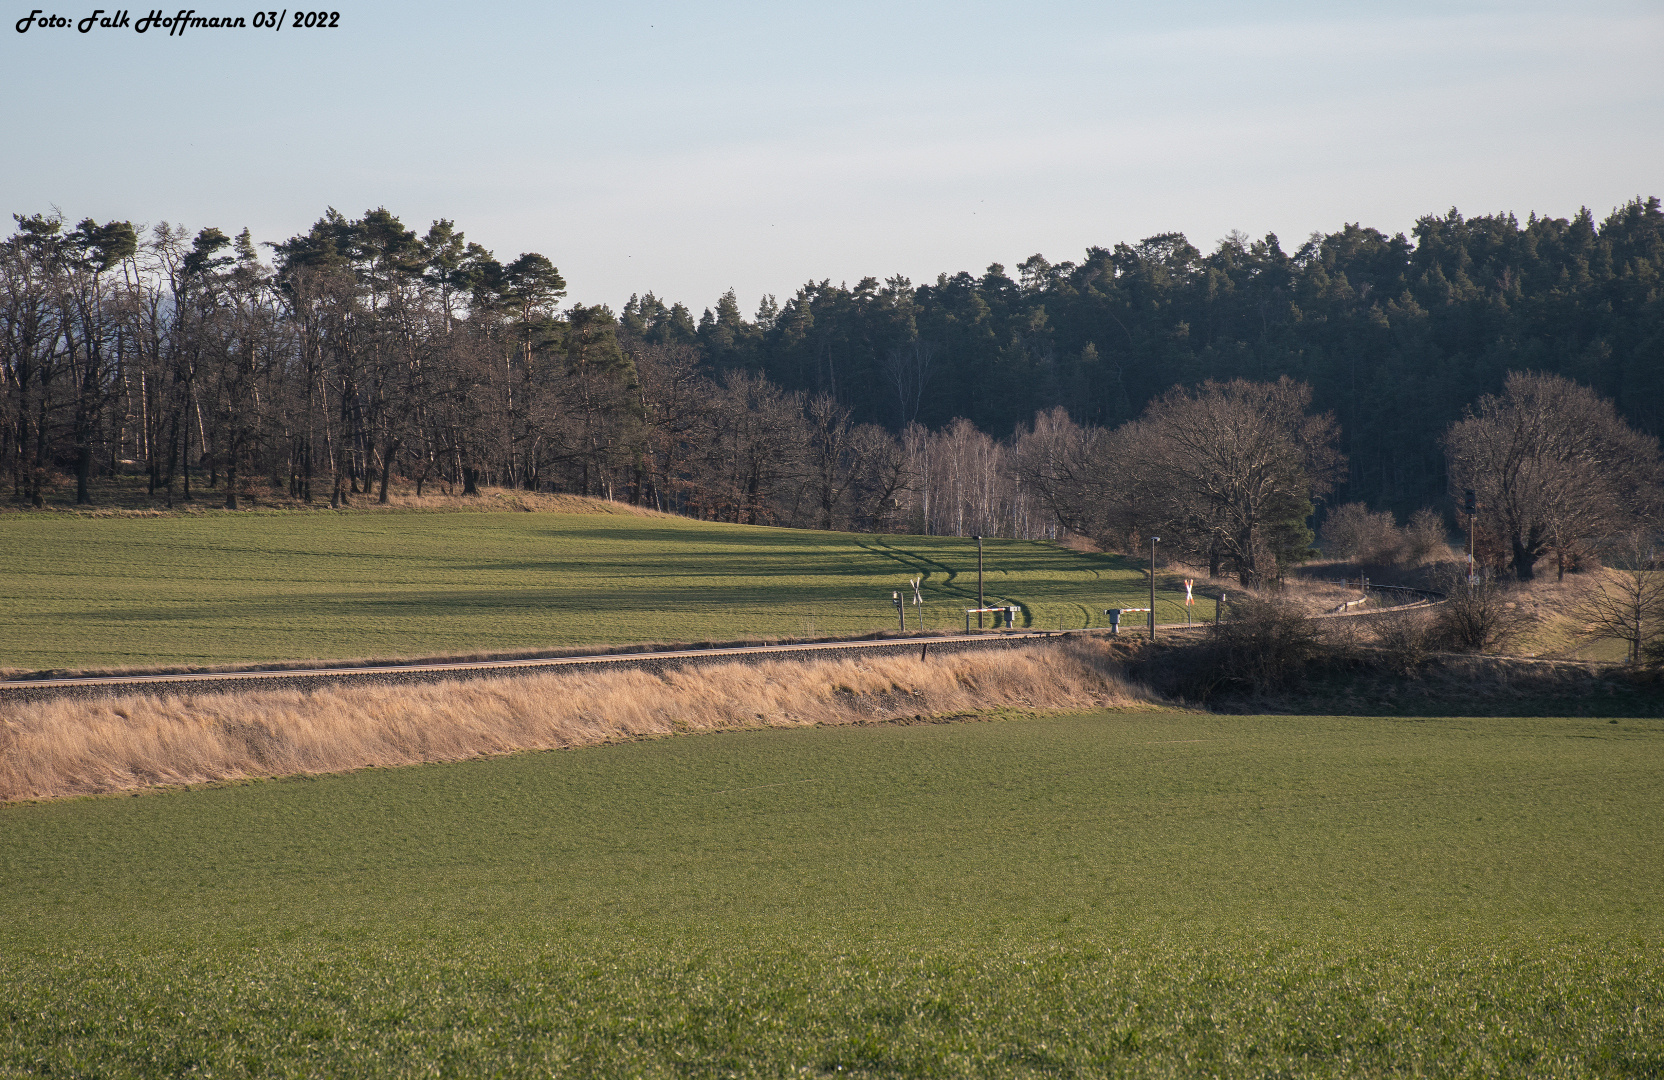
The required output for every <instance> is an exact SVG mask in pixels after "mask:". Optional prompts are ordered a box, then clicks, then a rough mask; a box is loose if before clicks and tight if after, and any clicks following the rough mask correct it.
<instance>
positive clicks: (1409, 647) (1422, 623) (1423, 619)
mask: <svg viewBox="0 0 1664 1080" xmlns="http://www.w3.org/2000/svg"><path fill="white" fill-rule="evenodd" d="M1371 621H1372V622H1373V624H1374V625H1373V626H1372V627H1371V629H1373V630H1374V632H1375V645H1376V647H1377V648H1378V649H1380V650H1381V659H1382V660H1383V661H1384V662H1385V664H1386V666H1387V667H1388V668H1389V669H1391V670H1392V671H1394V672H1397V673H1398V674H1400V675H1410V674H1414V673H1415V671H1416V670H1417V669H1418V668H1420V667H1421V665H1422V664H1424V663H1426V661H1427V658H1428V656H1430V655H1431V654H1432V652H1433V649H1434V648H1435V646H1436V645H1437V643H1438V627H1437V625H1436V621H1435V619H1434V618H1433V616H1432V614H1431V613H1430V612H1427V611H1406V612H1403V613H1402V614H1398V615H1386V616H1382V617H1381V618H1378V619H1373V620H1371Z"/></svg>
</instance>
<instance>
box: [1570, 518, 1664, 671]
mask: <svg viewBox="0 0 1664 1080" xmlns="http://www.w3.org/2000/svg"><path fill="white" fill-rule="evenodd" d="M1603 554H1604V556H1605V560H1606V564H1607V567H1608V572H1607V574H1606V576H1605V578H1604V579H1603V580H1602V581H1601V582H1600V583H1599V584H1598V585H1597V586H1596V587H1595V590H1594V591H1593V592H1592V593H1590V594H1589V595H1588V596H1586V597H1585V598H1584V599H1583V601H1582V603H1580V604H1579V605H1578V606H1577V608H1576V609H1575V611H1574V614H1575V615H1576V616H1577V618H1579V619H1581V620H1582V621H1583V623H1584V630H1585V633H1587V634H1588V635H1589V636H1590V637H1592V638H1606V639H1608V640H1612V641H1621V642H1623V643H1624V644H1625V645H1627V646H1628V647H1629V662H1630V663H1632V664H1633V663H1635V662H1636V661H1637V660H1639V659H1640V657H1641V652H1642V650H1643V649H1645V648H1646V647H1647V646H1648V644H1650V643H1651V642H1652V640H1653V639H1654V638H1656V637H1658V636H1659V635H1660V634H1661V633H1664V566H1660V565H1659V557H1658V550H1657V548H1656V546H1655V545H1654V544H1653V542H1652V540H1651V538H1650V537H1648V536H1646V534H1644V533H1640V532H1635V533H1631V534H1630V535H1628V536H1626V537H1624V538H1623V539H1622V540H1621V541H1620V542H1618V543H1616V544H1613V545H1610V546H1609V547H1608V548H1607V550H1606V551H1605V552H1604V553H1603Z"/></svg>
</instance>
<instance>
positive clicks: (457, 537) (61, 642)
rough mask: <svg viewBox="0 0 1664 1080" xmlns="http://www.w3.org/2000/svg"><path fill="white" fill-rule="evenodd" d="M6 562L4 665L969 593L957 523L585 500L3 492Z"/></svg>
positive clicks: (460, 640) (928, 620)
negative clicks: (46, 501)
mask: <svg viewBox="0 0 1664 1080" xmlns="http://www.w3.org/2000/svg"><path fill="white" fill-rule="evenodd" d="M603 505H605V504H603ZM0 565H4V566H5V567H6V573H5V574H4V575H3V576H0V667H11V668H21V669H34V668H85V667H94V666H144V665H159V664H174V663H200V664H210V663H216V662H221V663H224V662H235V661H257V660H280V659H309V658H317V659H340V658H351V657H393V656H408V655H433V654H448V653H461V654H467V653H475V652H481V651H492V650H508V649H521V648H538V647H545V646H558V645H573V644H590V643H619V642H635V641H691V640H706V639H712V638H721V639H728V638H736V637H744V636H753V637H755V636H775V637H778V636H790V635H798V636H802V635H831V634H848V633H861V632H866V631H870V630H874V629H878V628H887V627H893V626H895V614H894V608H893V606H892V605H891V601H890V596H891V593H892V592H894V591H896V590H898V589H900V590H903V591H904V592H905V591H906V590H907V585H906V581H907V579H908V578H912V577H923V578H924V586H923V587H924V594H925V600H926V604H925V606H924V610H923V612H922V615H923V622H924V623H925V625H926V626H927V627H929V628H934V629H951V628H953V627H955V626H963V622H964V615H963V610H964V608H965V607H967V606H974V601H975V598H976V544H975V543H974V542H973V541H970V540H966V539H958V538H951V537H919V536H868V535H853V534H847V533H826V532H813V531H803V530H791V529H772V528H757V527H748V526H742V525H722V524H713V523H707V522H697V521H689V520H685V519H681V518H674V517H666V516H640V515H623V514H595V513H488V514H482V513H436V512H407V513H397V512H394V513H386V512H383V513H331V512H327V511H322V512H311V513H215V514H200V515H181V516H161V517H83V516H76V515H70V514H8V515H4V516H3V517H0ZM985 569H986V574H985V579H986V594H987V599H988V603H989V604H996V603H997V604H1007V603H1015V604H1019V605H1022V608H1023V615H1022V618H1021V624H1022V625H1025V626H1036V627H1048V628H1055V627H1062V626H1067V627H1080V626H1086V625H1102V618H1103V617H1102V610H1103V609H1104V608H1105V607H1114V606H1139V605H1140V604H1142V603H1146V602H1147V600H1140V599H1139V598H1140V597H1141V596H1147V594H1146V593H1144V591H1143V590H1144V589H1145V587H1146V586H1145V585H1144V581H1145V580H1146V579H1145V577H1144V575H1143V573H1142V571H1141V570H1140V569H1138V568H1137V566H1136V565H1135V564H1132V563H1129V562H1127V561H1126V560H1124V559H1121V558H1118V557H1111V556H1103V555H1082V554H1078V553H1075V552H1072V551H1068V550H1065V549H1063V548H1060V547H1057V546H1056V545H1053V544H1047V543H1036V542H1027V541H1015V540H989V541H986V542H985ZM1162 588H1163V592H1164V594H1165V595H1164V598H1163V604H1164V606H1166V610H1165V611H1164V612H1163V616H1164V617H1175V616H1176V615H1177V613H1178V612H1180V611H1181V610H1182V609H1180V608H1179V607H1177V606H1176V604H1172V603H1171V602H1172V601H1176V600H1178V599H1182V595H1183V590H1182V586H1179V585H1178V584H1177V582H1176V581H1168V580H1164V581H1163V582H1162ZM1195 610H1196V612H1197V613H1198V617H1208V618H1211V617H1212V610H1213V609H1212V602H1211V601H1208V600H1201V601H1199V603H1198V605H1197V607H1196V609H1195ZM908 620H909V626H910V627H912V626H915V625H916V621H915V609H914V608H913V605H911V604H909V605H908Z"/></svg>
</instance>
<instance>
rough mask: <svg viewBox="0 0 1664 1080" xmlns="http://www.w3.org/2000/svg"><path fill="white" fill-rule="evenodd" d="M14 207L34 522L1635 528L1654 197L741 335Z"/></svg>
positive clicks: (14, 353) (406, 266)
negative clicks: (111, 494) (1466, 496)
mask: <svg viewBox="0 0 1664 1080" xmlns="http://www.w3.org/2000/svg"><path fill="white" fill-rule="evenodd" d="M15 220H16V222H17V227H16V231H15V233H14V234H13V235H12V236H11V237H10V238H9V239H7V240H6V241H4V242H3V244H0V365H3V366H0V390H3V394H4V401H3V406H4V424H3V425H0V467H3V468H4V469H5V471H6V473H7V474H8V476H9V478H10V480H11V486H12V497H13V499H14V500H15V501H17V502H20V503H22V504H24V505H35V506H39V505H42V503H43V501H44V492H45V489H46V486H47V485H48V484H49V483H51V482H53V479H54V477H56V476H58V475H73V476H74V478H75V484H76V491H77V501H78V502H82V503H85V502H88V501H90V499H91V497H92V496H91V486H90V485H91V482H92V480H93V478H94V477H95V476H98V475H105V474H114V473H129V474H131V473H138V474H142V476H143V477H144V483H145V484H146V486H147V488H148V490H149V491H150V492H152V493H153V494H155V495H157V496H158V497H159V498H162V499H166V500H168V501H169V502H170V503H171V501H172V500H173V499H174V498H175V497H176V496H177V497H178V498H180V499H184V500H198V499H204V498H211V499H215V500H222V501H223V502H224V504H225V505H227V506H232V507H235V506H237V505H238V500H239V498H240V497H246V494H245V493H246V492H248V491H251V490H254V489H255V487H256V486H258V487H259V488H260V489H261V490H265V491H271V492H276V493H281V494H285V495H287V496H288V497H291V498H293V499H297V500H301V501H306V502H312V501H316V502H323V501H325V500H327V501H328V503H329V504H330V505H340V504H342V503H343V502H351V501H352V500H354V499H363V498H373V499H379V500H381V501H386V500H387V498H388V493H389V485H390V482H391V478H392V477H393V476H394V475H395V474H396V475H398V476H400V477H403V478H405V479H408V480H409V481H410V482H412V483H413V484H414V486H415V490H416V493H417V495H418V497H419V496H420V495H421V494H422V493H423V492H424V491H426V490H431V489H432V486H438V487H441V488H443V489H445V490H450V491H457V492H460V493H465V494H466V493H472V492H475V491H477V490H478V489H479V487H480V486H481V485H483V484H496V485H501V486H505V487H511V488H524V489H533V490H536V489H544V490H561V491H570V492H576V493H581V494H586V495H595V496H601V497H606V498H615V499H620V500H624V501H628V502H632V503H636V504H641V505H650V506H655V507H658V508H661V509H665V510H669V511H673V512H677V513H683V514H688V515H691V516H697V517H703V518H711V519H719V520H727V521H736V522H745V523H753V524H761V523H774V524H789V525H801V526H809V527H819V528H849V529H856V530H873V531H884V530H904V531H911V532H927V533H949V534H958V535H971V534H982V535H1005V536H1021V537H1036V536H1056V535H1058V533H1059V531H1060V530H1070V531H1074V532H1077V533H1080V534H1083V535H1087V536H1092V537H1096V538H1099V539H1101V540H1103V541H1105V542H1107V543H1111V544H1114V545H1116V546H1120V547H1123V548H1132V547H1136V546H1137V544H1136V543H1135V539H1136V538H1139V537H1144V536H1150V535H1161V536H1163V537H1164V543H1165V544H1167V545H1170V546H1169V550H1180V551H1184V552H1186V553H1188V554H1190V555H1191V556H1193V557H1194V558H1196V559H1197V560H1198V561H1200V562H1204V563H1206V564H1207V565H1208V566H1209V568H1210V570H1211V571H1212V572H1214V573H1215V574H1218V573H1222V572H1226V571H1228V572H1230V573H1233V574H1236V575H1237V576H1239V577H1240V578H1241V579H1242V580H1243V581H1245V582H1249V581H1255V580H1260V579H1262V578H1264V577H1266V576H1269V575H1273V574H1276V573H1280V572H1281V570H1282V569H1283V568H1285V567H1286V566H1288V565H1289V564H1291V563H1292V562H1296V561H1299V560H1300V559H1301V558H1304V557H1307V556H1308V555H1309V554H1310V553H1311V551H1312V546H1311V545H1312V539H1313V538H1312V532H1311V530H1310V524H1311V521H1312V517H1313V513H1314V509H1315V508H1316V505H1317V504H1318V503H1319V502H1322V501H1324V500H1327V501H1328V502H1330V503H1331V504H1339V503H1342V502H1345V501H1347V500H1350V501H1351V502H1352V503H1369V504H1371V505H1374V506H1375V507H1377V508H1379V509H1377V510H1376V511H1373V512H1375V513H1387V514H1389V515H1390V514H1391V512H1392V511H1393V510H1394V509H1395V508H1399V509H1402V508H1405V507H1409V508H1424V507H1430V506H1432V507H1438V508H1439V509H1440V513H1441V516H1442V513H1443V511H1444V510H1446V509H1448V508H1449V507H1450V505H1451V504H1450V503H1449V501H1448V499H1447V496H1448V495H1449V494H1450V493H1451V491H1452V490H1462V489H1472V490H1475V491H1476V492H1478V495H1477V496H1476V497H1477V498H1479V500H1480V501H1481V502H1482V504H1483V505H1484V507H1485V512H1484V515H1483V517H1484V522H1485V525H1484V529H1483V530H1482V531H1483V541H1484V545H1485V546H1486V551H1487V552H1490V551H1492V549H1495V554H1493V555H1491V556H1488V557H1491V558H1492V559H1493V561H1497V562H1499V564H1501V565H1506V566H1509V567H1511V568H1512V569H1514V571H1515V572H1516V573H1518V574H1519V575H1521V576H1526V577H1528V576H1530V575H1531V574H1532V573H1534V572H1535V571H1534V568H1535V566H1536V564H1537V562H1538V560H1540V559H1541V558H1543V557H1544V556H1545V555H1548V554H1553V555H1554V556H1555V557H1556V559H1557V565H1559V566H1560V567H1562V568H1563V567H1564V565H1565V560H1566V558H1567V557H1568V554H1570V555H1571V556H1572V557H1574V558H1575V557H1576V553H1577V552H1578V551H1580V550H1582V549H1583V548H1586V547H1587V545H1588V544H1589V543H1591V542H1592V538H1595V537H1597V536H1600V535H1605V534H1607V533H1610V532H1612V531H1613V530H1614V529H1618V528H1620V527H1624V526H1627V525H1629V524H1633V523H1634V522H1636V521H1641V520H1644V519H1647V516H1648V515H1650V514H1652V513H1654V511H1655V510H1656V501H1657V500H1656V488H1657V480H1658V477H1657V475H1656V461H1657V449H1656V447H1657V441H1656V438H1655V437H1654V432H1655V431H1656V429H1657V427H1658V425H1659V423H1660V420H1661V419H1664V417H1661V414H1660V412H1659V409H1660V402H1661V401H1664V385H1660V380H1661V378H1664V364H1661V363H1660V362H1659V361H1660V358H1661V354H1664V300H1661V296H1660V284H1659V283H1660V281H1661V280H1664V276H1661V274H1660V272H1661V271H1664V213H1661V212H1660V209H1659V204H1658V200H1656V199H1648V200H1645V201H1644V202H1643V201H1640V200H1637V201H1636V202H1633V203H1631V204H1629V205H1628V206H1626V207H1624V208H1622V209H1621V210H1619V211H1618V212H1616V213H1615V214H1613V215H1612V216H1611V217H1610V218H1608V219H1607V220H1606V221H1605V222H1604V223H1602V224H1601V225H1599V226H1598V227H1597V226H1596V225H1595V223H1594V221H1593V218H1592V216H1591V215H1589V214H1588V213H1587V212H1584V213H1583V214H1581V215H1579V217H1578V218H1576V219H1574V220H1571V221H1565V220H1558V219H1547V218H1537V217H1532V218H1531V219H1530V220H1529V221H1528V222H1527V223H1526V224H1525V225H1524V226H1521V225H1519V223H1518V222H1516V221H1515V220H1514V219H1513V218H1511V217H1507V218H1503V217H1495V218H1475V219H1463V218H1461V217H1460V215H1457V214H1456V213H1455V212H1454V211H1453V212H1452V213H1451V214H1449V215H1446V216H1444V217H1439V218H1424V219H1422V221H1421V222H1418V224H1417V228H1416V230H1415V237H1416V242H1415V243H1414V244H1411V243H1410V241H1409V240H1408V239H1406V238H1405V237H1403V236H1398V237H1393V238H1388V237H1386V236H1384V235H1383V234H1380V233H1378V232H1375V231H1374V230H1368V229H1360V228H1358V227H1357V226H1349V227H1348V228H1347V229H1345V230H1342V231H1341V232H1339V233H1336V234H1333V235H1331V236H1326V237H1318V236H1314V237H1313V238H1311V239H1310V240H1308V241H1307V242H1306V243H1305V244H1303V245H1302V246H1301V247H1300V248H1299V249H1298V250H1297V251H1296V252H1295V253H1294V254H1293V255H1285V254H1284V253H1283V252H1282V249H1281V247H1280V245H1279V243H1278V241H1277V239H1276V238H1275V237H1267V238H1266V239H1265V240H1263V241H1255V242H1248V241H1247V240H1245V239H1244V238H1242V237H1239V236H1233V237H1231V238H1228V239H1227V240H1226V241H1224V242H1223V243H1222V244H1221V245H1220V246H1219V249H1218V250H1217V251H1216V252H1214V253H1213V254H1212V255H1208V256H1203V255H1202V254H1201V253H1200V252H1199V251H1197V249H1195V248H1193V247H1191V246H1190V245H1189V244H1188V243H1187V242H1186V241H1185V240H1184V238H1183V237H1182V236H1179V235H1178V234H1169V235H1164V236H1160V237H1153V238H1151V239H1149V240H1146V241H1143V242H1141V243H1140V244H1137V245H1131V246H1129V245H1117V246H1116V247H1115V248H1114V249H1099V248H1093V249H1089V251H1088V253H1087V258H1086V260H1085V261H1084V262H1083V263H1081V264H1079V265H1076V264H1072V263H1063V264H1059V265H1052V264H1050V263H1048V262H1047V261H1046V260H1044V259H1043V258H1041V257H1040V256H1035V257H1033V258H1031V259H1029V260H1026V261H1025V262H1024V263H1023V264H1022V265H1021V266H1020V267H1019V276H1018V278H1017V279H1015V280H1013V279H1011V278H1008V277H1006V276H1005V273H1004V270H1003V269H1002V268H1000V267H997V266H996V267H990V268H989V270H988V272H987V273H986V274H984V275H983V276H982V277H981V278H972V277H971V276H970V275H967V274H960V275H957V276H954V277H948V276H946V275H944V276H942V277H940V278H938V280H937V281H936V283H935V284H933V285H924V286H917V287H914V286H912V285H911V284H910V283H908V282H907V281H906V280H905V279H902V278H891V279H889V280H888V281H886V282H884V283H883V284H880V283H879V282H877V281H876V280H874V279H865V280H863V281H862V282H859V283H857V285H856V286H855V287H853V288H849V287H846V286H843V285H840V286H836V287H833V286H831V285H830V284H829V283H826V282H822V283H820V284H818V285H817V284H810V285H806V286H805V287H804V288H802V289H800V290H798V292H797V293H796V294H795V295H794V296H792V297H791V298H789V299H788V300H787V301H786V302H785V303H784V304H778V303H777V302H776V301H775V300H774V298H772V297H769V298H765V300H764V301H763V303H762V305H761V308H760V310H759V311H758V313H757V315H756V317H755V318H754V319H750V320H748V319H745V318H743V317H742V316H741V315H740V313H739V310H738V306H737V303H736V302H735V298H734V296H733V294H732V293H731V292H730V293H729V294H727V295H725V296H724V297H722V298H721V300H719V302H718V304H717V306H716V308H715V309H714V310H707V311H705V312H704V313H703V314H702V316H701V317H700V318H699V319H697V320H695V319H694V318H693V316H692V313H691V312H690V311H689V310H688V309H687V308H685V307H683V306H682V305H679V304H672V305H666V304H665V303H664V302H663V301H661V300H659V299H658V298H656V297H654V296H652V295H651V294H649V295H646V296H635V297H632V298H631V299H630V301H629V302H628V303H627V304H625V305H624V307H623V309H622V310H621V311H620V312H618V313H616V314H615V313H614V312H612V311H610V310H608V309H607V308H606V307H600V306H597V307H588V306H584V305H581V304H573V305H567V304H565V303H564V298H565V293H566V283H565V281H564V279H563V277H562V275H561V274H560V272H559V270H558V269H557V268H556V267H555V266H554V265H553V263H552V262H551V261H550V260H549V259H548V258H546V257H544V256H543V255H541V254H537V253H526V254H522V255H519V256H517V257H516V258H514V259H512V260H507V261H503V260H499V259H497V258H496V257H495V256H494V255H493V254H492V253H491V252H490V251H487V250H486V249H484V248H483V247H481V246H480V245H478V244H475V243H470V242H469V241H467V239H466V237H465V236H464V234H463V233H462V232H461V231H459V230H458V229H457V228H456V226H455V223H453V222H451V221H446V220H440V221H436V222H434V223H433V224H432V225H431V226H430V227H429V229H428V230H427V231H426V233H425V234H418V233H417V232H415V231H414V230H411V229H408V228H406V227H405V226H404V224H403V223H402V222H401V221H399V219H398V218H397V217H395V216H394V215H393V214H391V213H390V212H388V211H387V210H385V209H377V210H373V211H368V212H366V213H365V214H364V215H363V216H362V217H360V218H357V219H350V218H348V217H346V216H345V215H342V214H340V213H338V212H336V211H335V210H333V209H332V210H330V211H328V212H327V213H326V214H325V215H324V216H323V217H322V218H320V219H319V220H318V221H317V222H316V223H314V224H313V225H312V227H311V228H310V229H309V230H308V231H306V232H305V233H301V234H299V235H296V236H294V237H291V238H289V239H288V240H285V241H283V242H280V243H276V244H272V245H270V246H269V248H270V255H269V258H263V257H262V254H261V252H260V251H259V250H258V248H257V246H256V245H255V243H254V241H253V240H252V238H251V236H250V235H249V232H248V230H246V229H245V230H243V231H242V232H241V233H240V234H238V235H237V236H235V237H232V236H228V235H227V234H226V233H224V232H222V231H221V230H219V229H217V228H206V229H202V230H200V231H197V232H196V233H194V234H193V233H191V232H190V231H189V230H186V229H184V228H181V227H178V226H173V225H169V224H167V223H162V224H160V225H157V226H156V227H155V228H153V229H150V230H148V231H146V232H145V233H144V234H143V235H141V234H140V232H139V231H138V230H136V229H135V228H134V227H133V226H132V225H131V224H130V223H126V222H108V223H105V224H102V225H100V224H98V223H97V222H95V221H92V220H90V219H89V220H85V221H82V222H81V223H80V224H79V225H76V226H74V227H73V228H71V227H68V226H67V223H66V222H64V221H63V220H62V219H61V218H60V217H58V216H57V215H40V214H37V215H34V216H30V217H23V216H16V218H15ZM1511 372H1512V374H1511ZM1527 372H1528V373H1527ZM1464 408H1466V412H1464V411H1463V410H1464ZM996 436H998V437H996ZM1509 440H1512V442H1510V441H1509ZM1527 460H1529V461H1530V462H1532V464H1530V465H1529V467H1524V466H1522V465H1521V462H1522V461H1527ZM1545 493H1552V494H1545ZM1349 512H1350V513H1352V514H1353V516H1354V517H1356V515H1357V514H1358V513H1360V512H1364V513H1367V512H1369V511H1366V510H1360V508H1358V507H1354V508H1353V510H1352V511H1349ZM1341 520H1345V517H1344V515H1343V516H1342V519H1341ZM1429 528H1430V526H1429V525H1428V522H1427V521H1426V520H1425V515H1424V518H1423V520H1422V524H1421V526H1419V529H1420V532H1419V533H1418V534H1417V535H1422V536H1425V535H1427V534H1428V532H1429Z"/></svg>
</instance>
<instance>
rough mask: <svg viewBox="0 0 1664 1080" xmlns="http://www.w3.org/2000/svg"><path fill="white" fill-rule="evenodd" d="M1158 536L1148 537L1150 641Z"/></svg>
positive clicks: (1152, 636) (1153, 631) (1153, 632)
mask: <svg viewBox="0 0 1664 1080" xmlns="http://www.w3.org/2000/svg"><path fill="white" fill-rule="evenodd" d="M1160 539H1161V537H1159V536H1152V537H1150V640H1151V641H1154V640H1155V639H1156V541H1158V540H1160Z"/></svg>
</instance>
